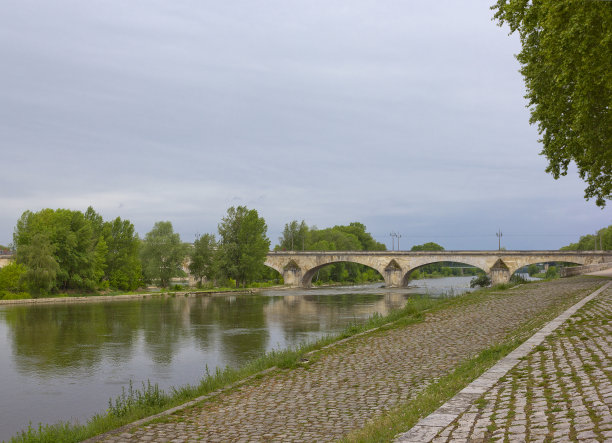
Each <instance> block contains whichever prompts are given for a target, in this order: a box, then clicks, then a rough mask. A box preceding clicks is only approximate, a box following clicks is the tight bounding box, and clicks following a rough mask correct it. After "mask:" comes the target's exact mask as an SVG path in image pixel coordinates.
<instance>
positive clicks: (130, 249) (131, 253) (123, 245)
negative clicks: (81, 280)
mask: <svg viewBox="0 0 612 443" xmlns="http://www.w3.org/2000/svg"><path fill="white" fill-rule="evenodd" d="M102 235H103V237H104V241H105V242H106V245H107V246H108V250H107V252H106V269H105V278H106V279H107V280H108V282H109V285H110V286H111V287H113V288H117V289H121V290H124V291H132V290H134V289H137V288H138V287H140V286H141V285H142V264H141V262H140V239H139V238H138V234H136V232H135V231H134V225H133V224H132V223H131V222H130V221H129V220H122V219H121V218H120V217H117V218H115V219H114V220H113V221H109V222H105V223H104V226H103V229H102Z"/></svg>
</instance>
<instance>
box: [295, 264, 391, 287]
mask: <svg viewBox="0 0 612 443" xmlns="http://www.w3.org/2000/svg"><path fill="white" fill-rule="evenodd" d="M339 263H348V264H356V265H362V266H366V267H367V268H368V269H372V270H374V271H376V273H377V274H378V275H380V277H381V278H382V279H383V280H385V275H384V273H381V272H380V270H379V269H377V268H375V267H373V266H372V264H371V263H362V262H360V261H353V260H350V261H349V260H337V261H332V262H329V263H324V264H321V265H318V266H315V267H314V268H311V269H309V270H308V271H306V272H304V274H303V276H302V280H301V286H303V287H306V288H309V287H310V286H312V279H313V278H314V277H315V275H316V274H317V273H318V272H319V271H320V270H321V269H323V268H325V267H327V266H332V265H335V264H339ZM385 283H386V281H385Z"/></svg>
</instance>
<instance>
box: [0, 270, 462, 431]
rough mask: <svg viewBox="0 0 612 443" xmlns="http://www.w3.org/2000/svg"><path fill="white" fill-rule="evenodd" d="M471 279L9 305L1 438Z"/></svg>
mask: <svg viewBox="0 0 612 443" xmlns="http://www.w3.org/2000/svg"><path fill="white" fill-rule="evenodd" d="M469 281H470V277H451V278H441V279H435V280H419V281H416V282H414V284H415V287H412V288H408V289H382V288H380V287H379V286H380V284H377V285H366V286H358V287H340V288H333V289H329V288H328V289H310V290H281V291H267V292H264V293H261V294H259V295H242V296H241V295H222V296H189V297H184V296H177V297H155V298H150V299H145V300H133V301H114V302H91V303H80V304H78V303H76V304H69V305H64V304H57V305H40V306H36V305H22V306H11V307H9V306H4V307H0V439H8V438H10V437H11V436H12V435H14V434H15V433H16V432H18V431H19V430H21V429H23V428H25V427H27V425H28V423H29V422H30V421H31V422H32V423H33V424H35V425H36V424H38V423H39V422H43V423H55V422H57V421H60V420H82V421H84V420H86V419H87V418H88V417H90V416H91V415H93V414H95V413H97V412H101V411H103V410H104V409H105V408H106V407H107V406H108V399H109V398H110V397H115V396H117V395H118V394H120V393H121V388H122V387H123V386H127V385H128V384H129V382H130V380H132V381H133V382H134V384H135V385H136V386H140V384H141V382H142V381H146V380H151V382H152V383H158V384H159V385H160V387H162V388H168V387H170V386H178V385H183V384H186V383H191V384H194V383H196V382H197V381H198V380H199V379H200V378H201V377H202V376H203V375H204V374H205V370H206V367H207V366H208V368H209V370H210V371H211V372H212V371H214V369H215V368H216V367H225V366H228V365H229V366H233V367H237V366H241V365H242V364H244V363H245V362H246V361H248V360H250V359H252V358H255V357H258V356H260V355H262V354H263V353H264V352H266V351H269V350H272V349H283V348H287V347H294V346H297V345H299V344H302V343H304V342H307V341H312V340H315V339H317V338H319V337H321V336H324V335H326V334H330V333H334V332H338V331H340V330H342V329H343V328H344V327H345V326H346V325H347V324H348V323H351V322H355V321H357V322H363V321H365V320H366V319H367V318H368V317H370V316H371V315H372V314H373V313H374V312H379V313H381V314H383V315H384V314H387V313H388V312H389V311H390V310H391V309H394V308H399V307H402V306H403V305H404V304H405V303H406V300H407V298H408V297H410V296H412V295H413V294H415V293H424V294H431V295H432V296H435V295H437V294H449V293H452V294H460V293H462V292H465V291H466V290H467V287H468V286H469Z"/></svg>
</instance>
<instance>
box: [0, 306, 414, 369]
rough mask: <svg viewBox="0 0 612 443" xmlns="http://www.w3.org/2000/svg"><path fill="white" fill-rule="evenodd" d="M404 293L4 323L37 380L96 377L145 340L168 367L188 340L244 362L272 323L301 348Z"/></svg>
mask: <svg viewBox="0 0 612 443" xmlns="http://www.w3.org/2000/svg"><path fill="white" fill-rule="evenodd" d="M404 300H405V296H404V295H401V294H388V295H385V296H383V295H373V294H348V295H342V294H338V295H317V294H307V295H295V296H293V295H286V296H261V295H237V296H218V297H217V296H213V297H210V296H208V297H194V296H190V297H183V296H177V297H155V298H152V299H145V300H134V301H121V302H107V303H104V302H92V303H79V304H66V305H63V304H57V305H40V306H39V305H29V306H15V307H8V308H5V309H4V310H3V311H4V312H3V314H4V315H3V317H4V321H5V322H6V324H7V327H8V330H9V337H10V340H11V341H12V352H13V354H14V359H15V362H16V367H17V369H18V371H19V372H22V373H28V372H36V373H38V374H39V375H45V374H47V375H49V376H51V375H55V376H57V375H61V374H71V373H76V372H77V371H83V372H92V370H94V369H95V367H96V366H99V365H100V364H101V362H103V361H104V360H111V361H114V362H115V363H117V364H119V365H121V364H122V363H123V362H127V361H129V360H130V359H131V358H132V355H133V354H134V352H136V351H137V350H135V347H136V346H139V340H140V338H141V337H142V340H143V346H144V351H145V352H146V354H147V355H148V357H149V358H150V359H152V360H153V361H154V362H155V363H156V364H158V365H168V364H170V363H171V362H172V361H173V359H174V358H175V356H176V355H177V353H178V352H179V351H180V350H181V349H185V348H187V347H188V346H185V343H187V342H190V341H193V342H195V343H196V345H197V346H198V347H199V348H200V349H201V350H202V352H203V353H211V355H212V354H215V355H218V356H219V358H220V359H221V360H222V361H223V363H224V364H229V365H232V366H237V365H242V364H244V362H245V361H246V360H248V359H251V358H254V357H257V356H260V355H261V354H263V353H264V352H265V350H266V349H267V347H268V344H269V343H270V341H271V338H270V331H269V329H268V328H269V326H274V327H275V329H278V331H279V332H280V333H281V334H283V335H284V337H285V341H286V343H287V344H296V343H299V342H301V341H303V339H304V335H305V334H306V335H308V334H309V333H315V334H318V333H319V332H321V333H324V332H328V331H329V330H331V329H335V330H337V329H339V328H342V327H343V326H344V325H345V324H346V323H349V322H351V321H353V320H355V319H363V318H366V317H368V316H369V315H371V314H372V313H373V312H376V311H377V312H380V313H381V314H386V313H387V312H388V311H389V310H390V309H391V308H394V307H399V306H401V305H402V304H403V303H404Z"/></svg>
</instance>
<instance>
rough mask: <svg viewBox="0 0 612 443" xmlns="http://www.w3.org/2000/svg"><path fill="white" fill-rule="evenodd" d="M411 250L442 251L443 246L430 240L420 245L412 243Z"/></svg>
mask: <svg viewBox="0 0 612 443" xmlns="http://www.w3.org/2000/svg"><path fill="white" fill-rule="evenodd" d="M410 250H411V251H444V247H443V246H440V245H439V244H437V243H434V242H432V241H430V242H427V243H423V244H422V245H414V246H413V247H412V248H411V249H410Z"/></svg>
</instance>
